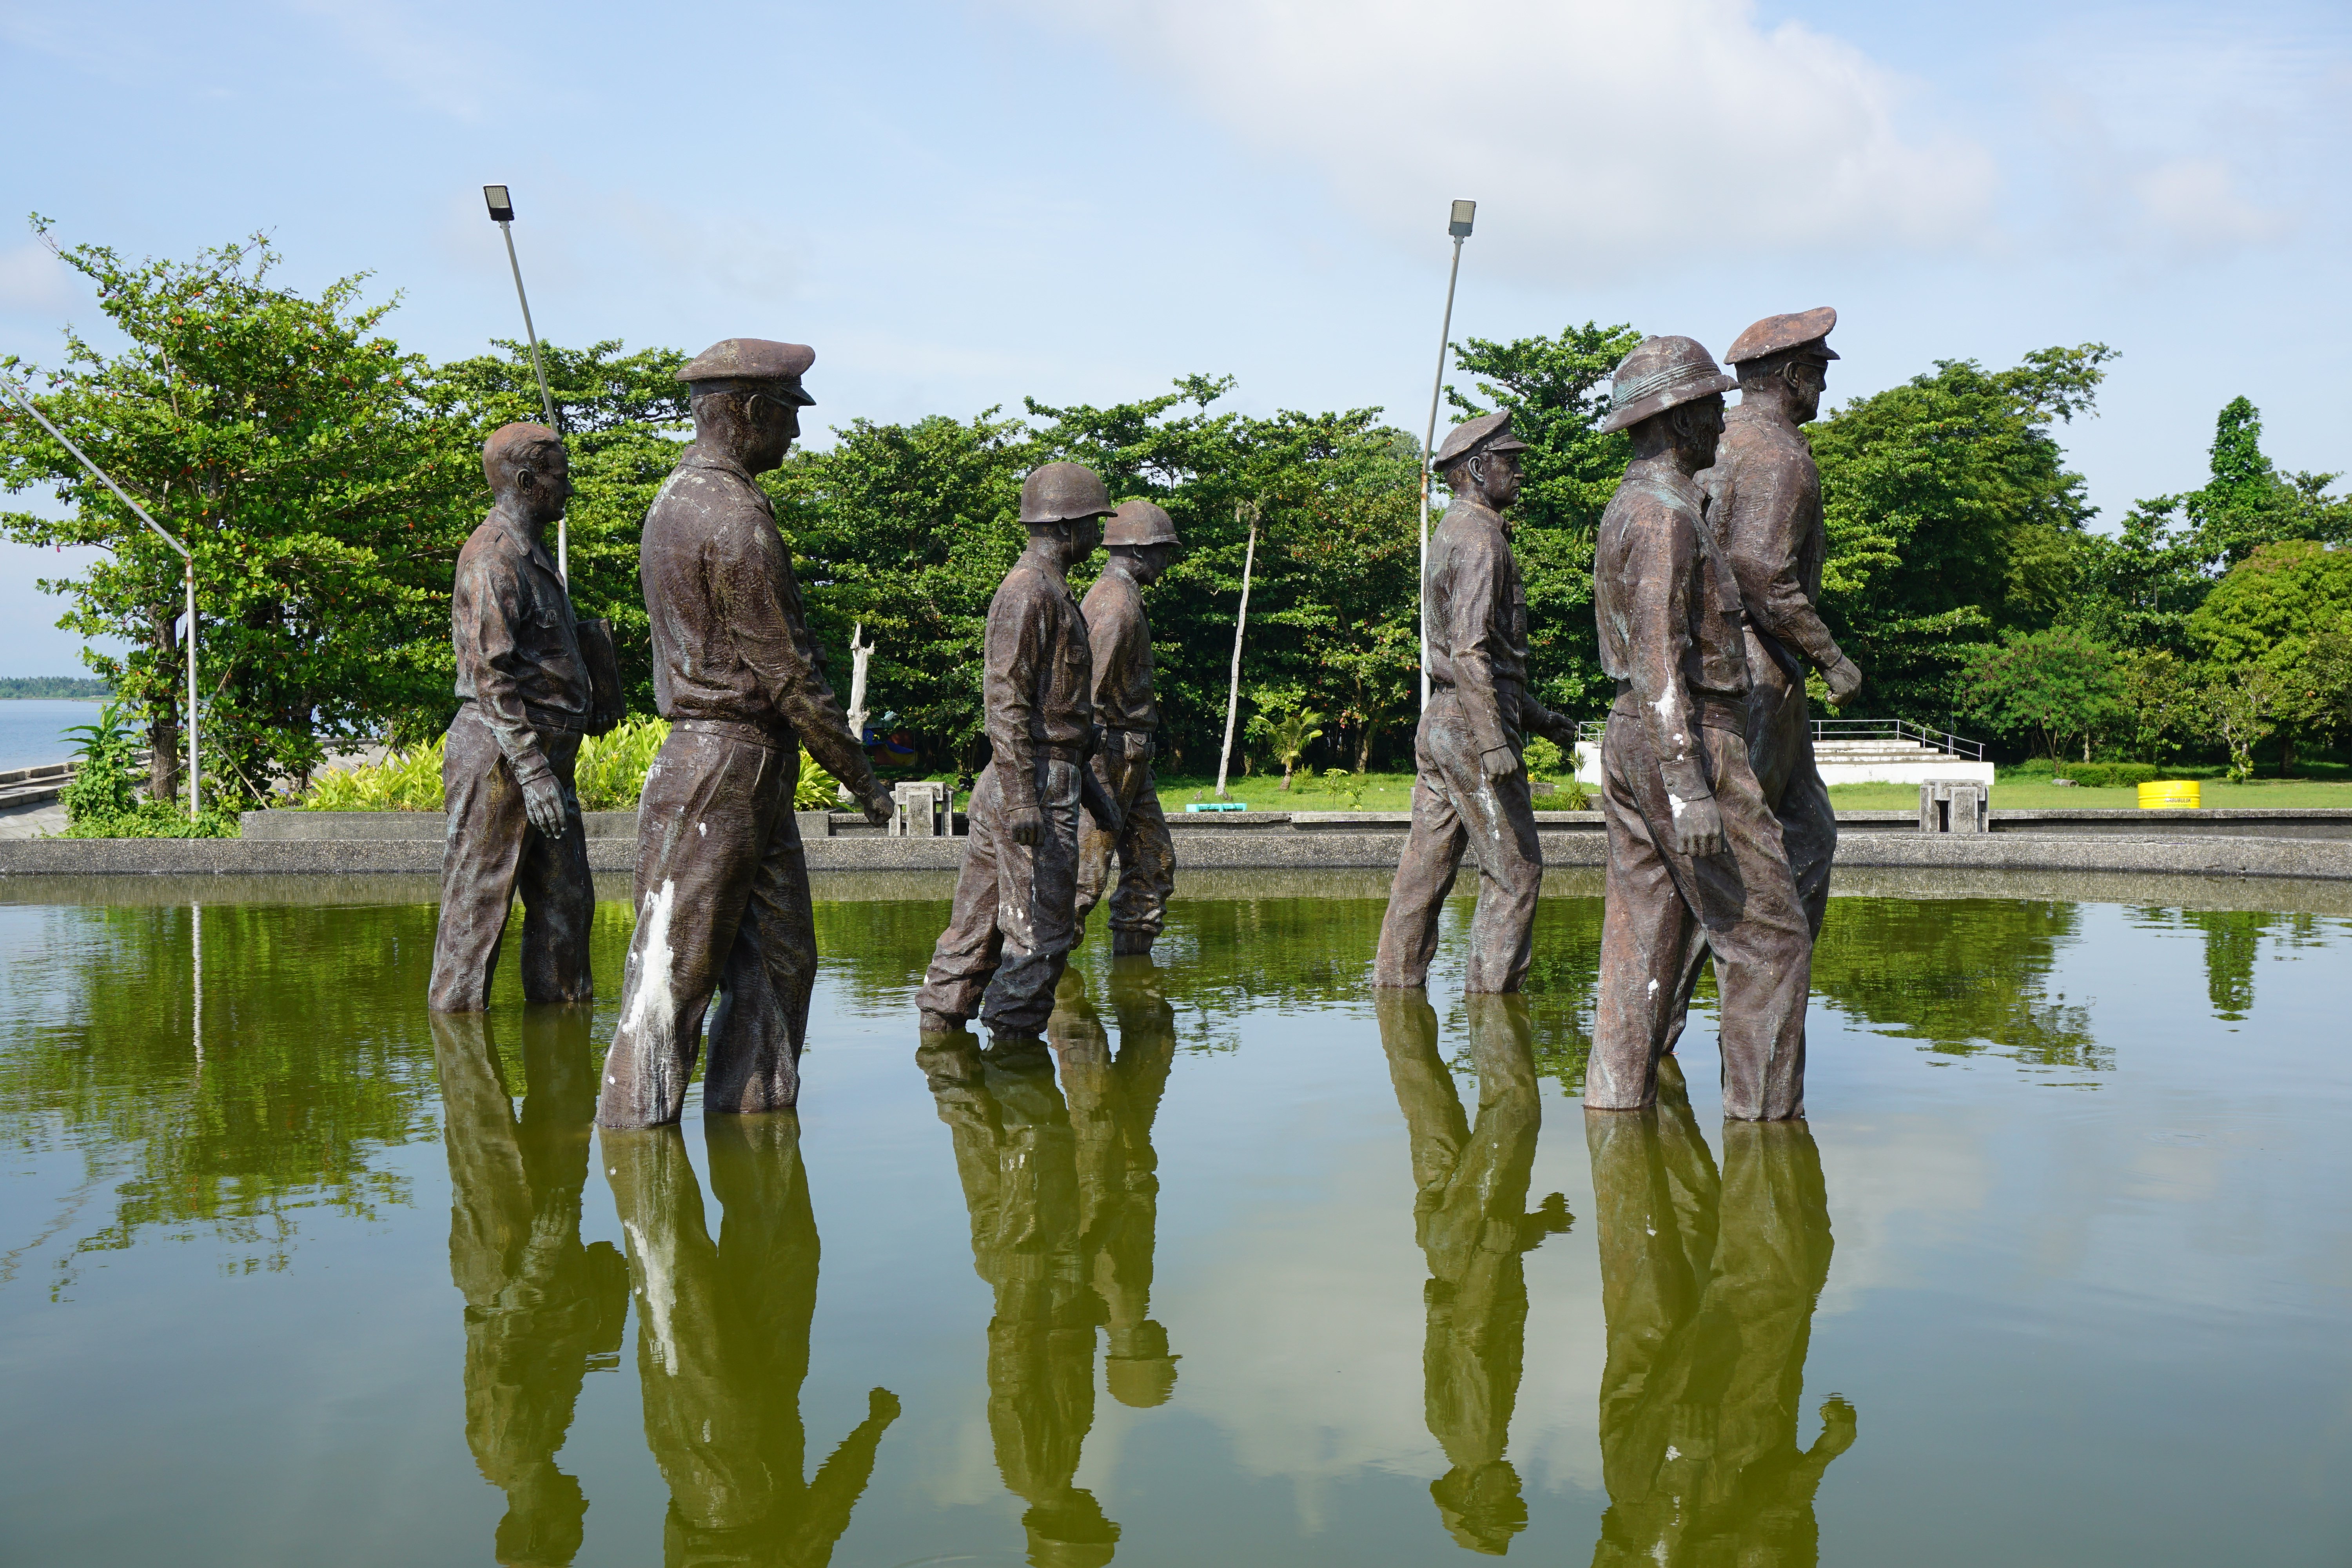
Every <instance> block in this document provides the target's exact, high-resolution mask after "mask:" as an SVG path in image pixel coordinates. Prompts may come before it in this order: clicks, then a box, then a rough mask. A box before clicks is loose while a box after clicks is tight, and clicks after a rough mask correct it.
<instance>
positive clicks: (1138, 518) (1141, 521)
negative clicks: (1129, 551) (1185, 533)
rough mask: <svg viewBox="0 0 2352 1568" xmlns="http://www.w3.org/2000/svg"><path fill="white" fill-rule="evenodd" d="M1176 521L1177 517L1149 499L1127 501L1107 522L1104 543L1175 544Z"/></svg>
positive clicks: (1119, 506) (1104, 525)
mask: <svg viewBox="0 0 2352 1568" xmlns="http://www.w3.org/2000/svg"><path fill="white" fill-rule="evenodd" d="M1175 542H1176V524H1175V521H1174V520H1173V519H1171V518H1170V517H1169V515H1168V514H1167V513H1166V512H1164V511H1162V510H1160V508H1158V507H1156V506H1154V505H1152V504H1151V503H1150V501H1148V500H1123V501H1121V502H1119V503H1118V510H1117V511H1114V512H1112V513H1111V514H1110V521H1108V522H1107V523H1105V524H1103V543H1105V544H1106V545H1113V544H1173V543H1175Z"/></svg>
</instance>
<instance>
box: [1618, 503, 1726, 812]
mask: <svg viewBox="0 0 2352 1568" xmlns="http://www.w3.org/2000/svg"><path fill="white" fill-rule="evenodd" d="M1701 526H1704V524H1701ZM1624 570H1625V578H1626V581H1625V583H1624V595H1625V602H1626V607H1627V611H1628V614H1629V618H1630V620H1631V622H1632V624H1631V626H1629V628H1628V636H1627V637H1626V639H1625V643H1626V653H1627V657H1628V662H1629V663H1630V665H1631V667H1632V673H1631V674H1630V675H1629V676H1628V677H1627V679H1629V680H1630V681H1631V682H1632V683H1633V700H1634V701H1635V702H1637V703H1638V704H1639V705H1640V708H1641V715H1642V725H1643V730H1644V731H1646V733H1647V734H1648V736H1649V739H1650V751H1651V754H1652V755H1653V756H1654V757H1656V758H1657V760H1658V771H1659V772H1660V773H1662V774H1663V775H1664V779H1665V785H1666V793H1667V795H1669V796H1670V797H1671V798H1672V799H1674V800H1675V801H1678V802H1683V803H1685V804H1687V803H1689V802H1693V801H1700V800H1708V799H1712V798H1713V796H1714V794H1715V792H1714V789H1713V787H1712V786H1711V785H1710V784H1708V782H1707V778H1706V770H1705V768H1703V767H1702V766H1701V765H1700V762H1699V744H1698V741H1699V736H1698V723H1697V714H1696V712H1695V711H1694V710H1693V709H1692V706H1691V697H1690V688H1689V687H1688V685H1687V684H1685V680H1684V677H1683V663H1684V658H1685V656H1686V655H1687V654H1688V653H1689V651H1690V637H1691V634H1690V621H1691V616H1690V611H1691V601H1692V599H1693V597H1694V596H1695V595H1698V594H1699V592H1700V583H1699V556H1698V540H1697V538H1696V536H1695V535H1694V534H1693V533H1692V531H1691V530H1690V528H1689V527H1688V526H1686V525H1685V523H1683V522H1682V521H1681V520H1680V519H1678V518H1677V517H1675V515H1673V514H1672V513H1668V512H1664V510H1663V509H1660V510H1653V511H1652V512H1651V513H1650V515H1649V516H1647V517H1645V518H1642V519H1640V520H1639V521H1637V522H1636V524H1635V526H1634V527H1633V528H1632V529H1630V530H1628V531H1627V547H1626V557H1625V567H1624Z"/></svg>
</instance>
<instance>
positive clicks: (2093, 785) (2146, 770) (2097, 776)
mask: <svg viewBox="0 0 2352 1568" xmlns="http://www.w3.org/2000/svg"><path fill="white" fill-rule="evenodd" d="M2160 772H2161V770H2159V769H2158V767H2157V765H2156V764H2155V763H2059V764H2058V766H2057V776H2058V777H2060V778H2062V779H2072V780H2074V782H2075V783H2076V784H2080V785H2082V786H2083V787H2084V788H2085V789H2112V788H2114V787H2116V786H2117V785H2129V784H2152V783H2154V782H2155V781H2156V780H2157V778H2158V776H2159V775H2160Z"/></svg>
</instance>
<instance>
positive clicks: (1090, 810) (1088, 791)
mask: <svg viewBox="0 0 2352 1568" xmlns="http://www.w3.org/2000/svg"><path fill="white" fill-rule="evenodd" d="M1084 798H1085V800H1086V805H1087V816H1091V817H1093V818H1094V819H1095V826H1097V827H1099V828H1101V829H1102V830H1103V831H1104V832H1105V833H1108V834H1109V835H1110V836H1111V837H1113V838H1116V837H1118V835H1119V830H1120V829H1121V828H1123V827H1125V826H1127V814H1126V813H1125V812H1123V811H1121V810H1119V808H1118V802H1117V801H1116V800H1113V799H1112V798H1111V794H1110V791H1109V790H1108V789H1107V788H1105V787H1104V786H1103V782H1102V780H1101V779H1100V778H1099V777H1098V776H1097V775H1096V774H1095V773H1094V772H1093V771H1092V770H1089V771H1088V772H1087V776H1086V787H1085V791H1084Z"/></svg>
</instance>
